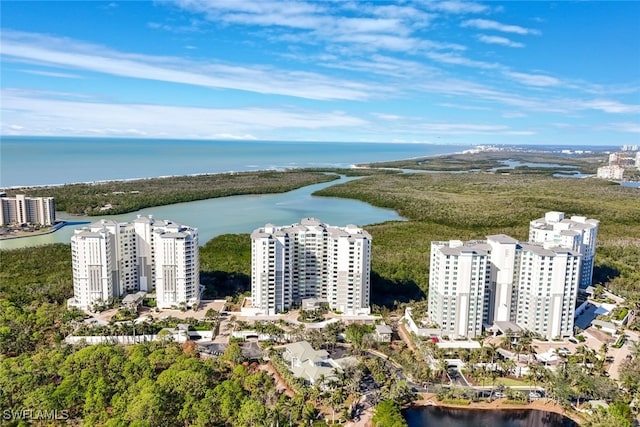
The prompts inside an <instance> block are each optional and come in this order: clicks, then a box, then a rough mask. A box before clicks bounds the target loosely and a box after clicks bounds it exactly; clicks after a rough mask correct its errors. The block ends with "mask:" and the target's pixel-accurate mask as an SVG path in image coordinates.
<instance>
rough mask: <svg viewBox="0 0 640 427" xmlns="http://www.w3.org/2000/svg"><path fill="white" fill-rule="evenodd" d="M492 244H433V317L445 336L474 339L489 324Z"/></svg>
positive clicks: (479, 242) (430, 314) (431, 298)
mask: <svg viewBox="0 0 640 427" xmlns="http://www.w3.org/2000/svg"><path fill="white" fill-rule="evenodd" d="M489 251H490V248H489V245H487V243H486V242H484V241H470V242H462V241H460V240H451V241H449V242H432V243H431V269H430V273H429V318H430V319H431V320H432V321H435V322H437V323H438V324H439V326H440V328H441V330H442V334H443V335H448V336H450V337H455V338H458V337H469V338H473V337H476V336H478V335H480V334H481V333H482V327H483V324H484V323H486V321H487V310H486V307H487V306H488V303H489V301H488V300H486V298H488V292H487V290H488V283H489V277H490V266H489Z"/></svg>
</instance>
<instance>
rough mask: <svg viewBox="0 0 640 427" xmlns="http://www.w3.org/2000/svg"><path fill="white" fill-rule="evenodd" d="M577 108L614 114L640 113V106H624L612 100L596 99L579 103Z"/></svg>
mask: <svg viewBox="0 0 640 427" xmlns="http://www.w3.org/2000/svg"><path fill="white" fill-rule="evenodd" d="M576 106H577V107H578V108H581V109H591V110H599V111H604V112H605V113H612V114H638V113H640V105H629V104H623V103H621V102H618V101H613V100H610V99H594V100H590V101H582V102H577V103H576Z"/></svg>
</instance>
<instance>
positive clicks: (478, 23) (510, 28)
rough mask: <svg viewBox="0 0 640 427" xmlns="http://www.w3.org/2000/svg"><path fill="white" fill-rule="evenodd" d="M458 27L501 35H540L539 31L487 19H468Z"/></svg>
mask: <svg viewBox="0 0 640 427" xmlns="http://www.w3.org/2000/svg"><path fill="white" fill-rule="evenodd" d="M460 26H461V27H471V28H477V29H479V30H495V31H501V32H503V33H513V34H521V35H529V34H540V31H538V30H535V29H531V28H524V27H520V26H518V25H508V24H502V23H500V22H497V21H491V20H489V19H468V20H466V21H464V22H462V24H460Z"/></svg>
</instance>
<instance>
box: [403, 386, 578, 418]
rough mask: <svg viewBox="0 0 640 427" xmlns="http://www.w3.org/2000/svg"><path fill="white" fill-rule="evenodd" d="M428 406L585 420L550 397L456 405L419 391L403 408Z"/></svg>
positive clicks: (432, 394) (433, 394)
mask: <svg viewBox="0 0 640 427" xmlns="http://www.w3.org/2000/svg"><path fill="white" fill-rule="evenodd" d="M430 406H434V407H438V408H443V409H468V410H480V411H511V410H520V411H543V412H552V413H554V414H558V415H562V416H564V417H567V418H569V419H571V420H572V421H573V422H575V423H576V424H578V425H581V424H583V423H584V422H585V421H586V420H585V419H584V418H583V417H582V416H580V414H578V413H576V412H574V411H567V410H565V409H564V408H563V407H561V406H560V405H558V404H556V403H554V402H553V401H552V400H551V399H548V398H542V399H537V400H534V401H532V402H529V403H513V404H512V403H506V402H505V400H504V399H496V400H493V401H491V402H470V403H469V404H468V405H456V404H454V403H443V402H441V401H439V400H438V399H436V395H435V393H421V395H420V399H419V400H416V401H414V402H412V403H410V404H409V405H407V406H406V407H404V408H403V409H419V408H427V407H430Z"/></svg>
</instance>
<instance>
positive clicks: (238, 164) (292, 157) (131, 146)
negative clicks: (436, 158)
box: [0, 136, 472, 187]
mask: <svg viewBox="0 0 640 427" xmlns="http://www.w3.org/2000/svg"><path fill="white" fill-rule="evenodd" d="M469 148H472V147H470V146H467V145H429V144H400V143H379V144H376V143H337V142H276V141H260V142H256V141H251V142H247V141H202V140H161V139H116V138H58V137H56V138H53V137H47V138H44V137H6V136H5V137H2V139H1V145H0V187H16V186H30V185H46V184H65V183H73V182H92V181H101V180H114V179H130V178H148V177H157V176H166V175H189V174H196V173H217V172H228V171H248V170H258V169H285V168H300V167H317V166H325V167H326V166H338V167H349V166H351V165H353V164H356V163H364V162H375V161H387V160H397V159H407V158H411V157H422V156H433V155H438V154H447V153H454V152H460V151H463V150H466V149H469Z"/></svg>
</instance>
